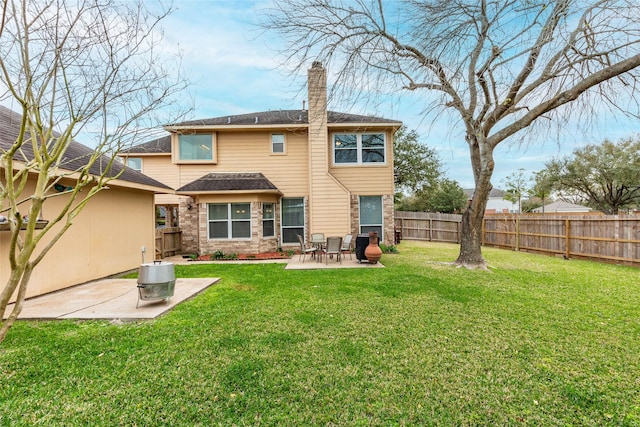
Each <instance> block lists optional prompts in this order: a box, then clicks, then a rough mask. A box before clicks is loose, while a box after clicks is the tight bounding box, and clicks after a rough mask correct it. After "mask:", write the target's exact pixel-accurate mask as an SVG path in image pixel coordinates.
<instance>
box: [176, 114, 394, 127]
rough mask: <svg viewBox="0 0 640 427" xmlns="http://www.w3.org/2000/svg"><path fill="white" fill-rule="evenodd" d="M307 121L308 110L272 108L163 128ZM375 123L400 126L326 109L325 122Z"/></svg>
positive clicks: (278, 123) (304, 122)
mask: <svg viewBox="0 0 640 427" xmlns="http://www.w3.org/2000/svg"><path fill="white" fill-rule="evenodd" d="M308 123H309V111H308V110H274V111H263V112H259V113H249V114H239V115H235V116H222V117H214V118H210V119H201V120H190V121H186V122H181V123H173V124H169V125H165V128H183V127H190V128H194V127H200V126H203V127H209V126H216V127H218V126H221V127H227V126H229V127H232V126H260V125H295V124H299V125H306V124H308ZM355 123H361V124H372V125H373V124H376V125H382V124H385V125H393V126H400V125H401V124H402V123H400V122H399V121H397V120H389V119H383V118H381V117H374V116H361V115H358V114H348V113H339V112H336V111H327V124H328V125H332V124H355Z"/></svg>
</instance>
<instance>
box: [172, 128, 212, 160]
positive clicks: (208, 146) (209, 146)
mask: <svg viewBox="0 0 640 427" xmlns="http://www.w3.org/2000/svg"><path fill="white" fill-rule="evenodd" d="M192 137H198V138H199V139H201V140H202V141H201V144H200V146H201V147H202V148H203V149H204V150H206V151H209V157H208V158H204V157H203V158H196V159H183V158H182V150H181V148H182V144H183V142H184V141H186V140H187V139H188V138H192ZM206 137H209V138H211V139H210V142H209V141H207V138H206ZM216 139H217V138H216V133H215V132H213V133H192V134H178V135H177V147H176V151H175V156H176V159H175V161H176V162H177V163H217V161H218V155H217V147H216V143H217V141H216Z"/></svg>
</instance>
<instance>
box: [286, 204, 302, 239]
mask: <svg viewBox="0 0 640 427" xmlns="http://www.w3.org/2000/svg"><path fill="white" fill-rule="evenodd" d="M281 216H282V219H281V224H282V243H298V234H299V235H301V236H304V198H303V197H293V198H283V199H282V211H281Z"/></svg>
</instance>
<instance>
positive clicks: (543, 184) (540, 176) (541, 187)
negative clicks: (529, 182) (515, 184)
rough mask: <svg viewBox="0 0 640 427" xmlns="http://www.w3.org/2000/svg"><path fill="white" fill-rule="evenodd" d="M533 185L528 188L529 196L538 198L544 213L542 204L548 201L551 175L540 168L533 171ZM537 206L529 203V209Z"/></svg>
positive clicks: (551, 184) (551, 186)
mask: <svg viewBox="0 0 640 427" xmlns="http://www.w3.org/2000/svg"><path fill="white" fill-rule="evenodd" d="M532 179H533V186H532V187H531V189H530V190H529V196H530V197H531V198H532V199H539V200H540V205H539V206H542V213H544V206H545V205H546V204H547V202H548V201H549V198H550V197H551V192H552V191H553V177H551V176H549V173H548V172H547V171H546V170H544V169H543V170H541V171H537V172H534V173H533V178H532ZM537 207H538V206H534V205H533V204H532V205H531V209H530V210H533V209H535V208H537Z"/></svg>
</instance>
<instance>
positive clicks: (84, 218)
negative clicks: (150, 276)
mask: <svg viewBox="0 0 640 427" xmlns="http://www.w3.org/2000/svg"><path fill="white" fill-rule="evenodd" d="M64 198H65V196H59V197H54V198H51V199H49V200H47V201H46V202H45V205H44V209H43V216H44V218H43V219H50V218H53V217H54V216H55V215H56V212H58V210H59V207H60V205H61V204H62V203H63V202H64ZM24 210H25V211H27V210H28V205H27V204H25V205H24ZM53 231H54V230H52V232H53ZM9 238H10V232H9V231H0V285H2V286H4V284H5V283H6V282H7V280H8V277H9V274H10V268H9V261H8V253H9V252H8V251H9ZM45 240H46V237H45ZM154 244H155V234H154V200H153V193H151V192H148V191H140V190H132V189H125V188H121V187H115V186H112V187H111V189H110V190H105V191H103V192H101V193H99V194H98V195H97V196H96V197H95V198H93V199H92V200H91V201H90V202H89V203H88V204H87V206H86V207H85V208H84V210H83V211H82V212H81V213H80V214H79V215H78V217H77V218H76V219H75V220H74V224H73V225H72V226H71V228H70V229H69V230H67V232H66V233H65V234H64V235H63V236H62V238H61V239H60V240H59V241H58V242H57V243H56V245H55V246H54V247H53V248H52V249H51V251H50V252H49V253H48V254H47V255H46V256H45V257H44V259H43V260H42V261H41V262H40V264H38V266H37V267H36V268H35V270H34V272H33V275H32V278H31V281H30V283H29V287H28V291H27V298H28V297H32V296H36V295H41V294H44V293H48V292H52V291H56V290H59V289H63V288H66V287H69V286H73V285H77V284H80V283H84V282H87V281H90V280H94V279H99V278H103V277H106V276H110V275H113V274H117V273H121V272H124V271H127V270H131V269H136V268H137V267H138V266H139V265H140V263H141V262H142V252H141V247H142V246H145V247H146V254H145V257H146V262H150V261H152V260H153V257H154Z"/></svg>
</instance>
